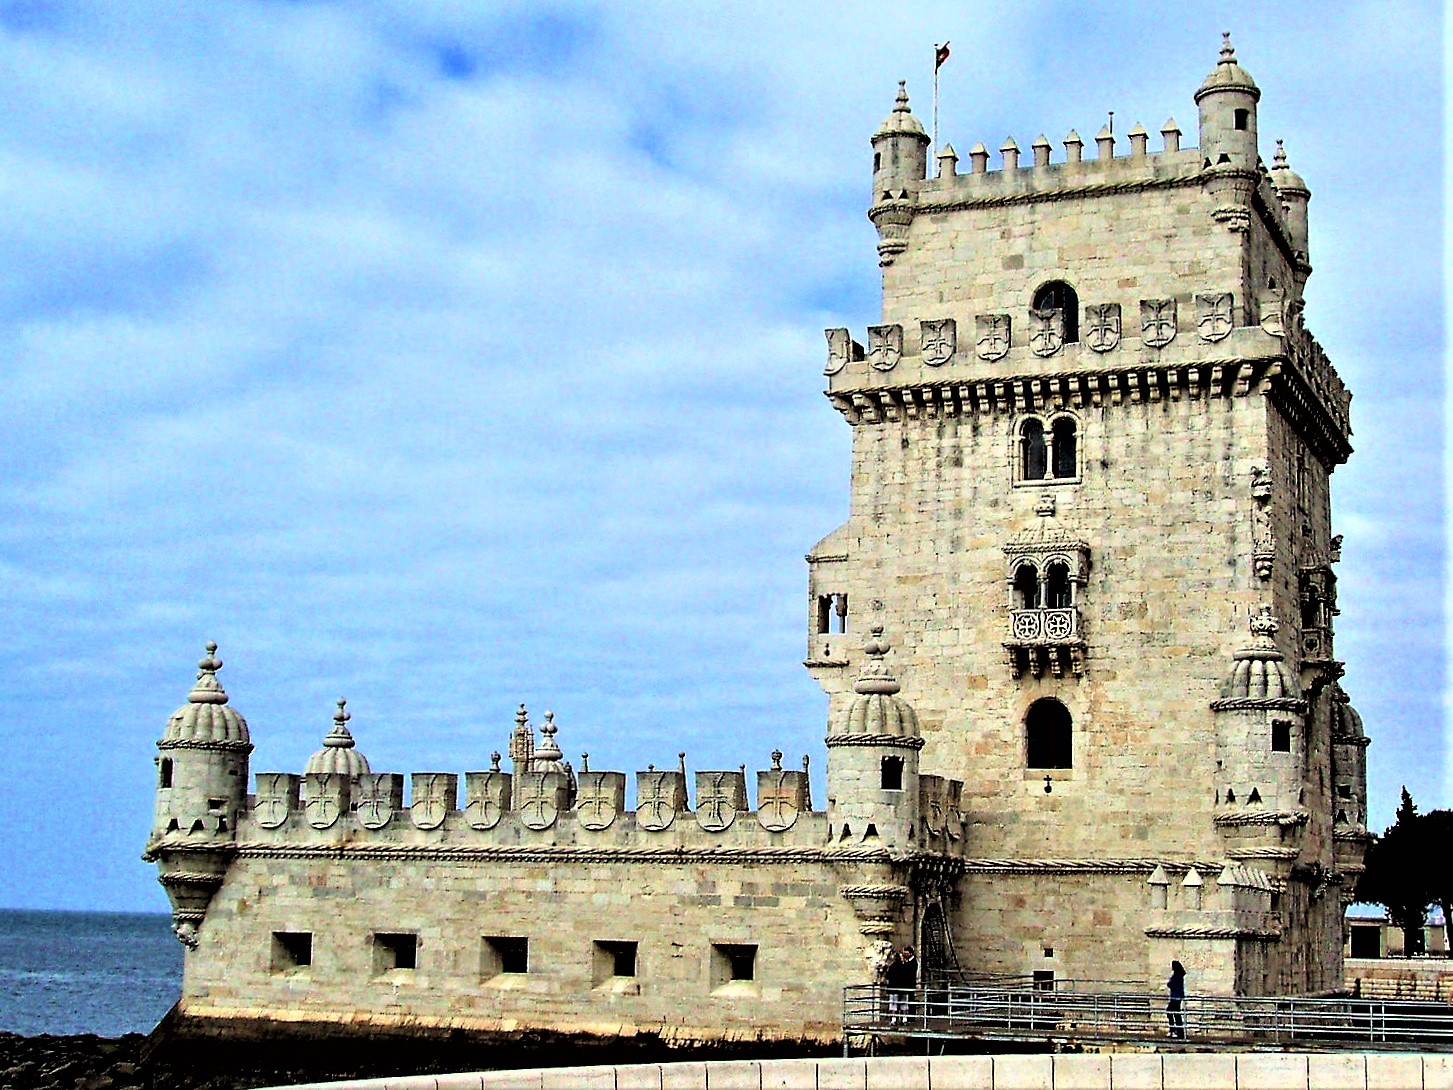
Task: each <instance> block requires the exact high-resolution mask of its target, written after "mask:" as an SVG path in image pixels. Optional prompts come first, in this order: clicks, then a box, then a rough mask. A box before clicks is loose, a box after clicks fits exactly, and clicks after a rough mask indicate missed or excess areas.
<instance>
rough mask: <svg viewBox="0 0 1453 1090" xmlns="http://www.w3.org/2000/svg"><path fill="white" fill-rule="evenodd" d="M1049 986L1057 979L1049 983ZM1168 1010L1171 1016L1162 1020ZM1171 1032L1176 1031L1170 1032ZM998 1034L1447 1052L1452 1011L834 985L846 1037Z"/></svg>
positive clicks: (1375, 1002)
mask: <svg viewBox="0 0 1453 1090" xmlns="http://www.w3.org/2000/svg"><path fill="white" fill-rule="evenodd" d="M1056 983H1057V984H1058V983H1059V982H1056ZM1176 1013H1178V1014H1179V1022H1178V1023H1175V1024H1173V1023H1172V1017H1173V1016H1174V1015H1175V1014H1176ZM1173 1030H1176V1031H1178V1032H1177V1034H1176V1035H1175V1036H1173ZM885 1034H898V1035H903V1036H908V1037H980V1038H989V1039H1000V1040H1036V1041H1051V1040H1059V1041H1063V1040H1086V1041H1178V1040H1185V1041H1186V1042H1187V1043H1190V1044H1196V1043H1201V1044H1226V1045H1251V1046H1261V1047H1272V1048H1275V1047H1314V1048H1319V1049H1323V1048H1325V1049H1336V1048H1348V1049H1368V1048H1406V1047H1408V1046H1410V1045H1416V1046H1417V1047H1418V1048H1420V1049H1422V1050H1425V1051H1453V1008H1450V1007H1448V1006H1447V1005H1444V1004H1432V1003H1413V1002H1406V1001H1395V1000H1380V999H1368V998H1364V999H1305V998H1286V997H1243V996H1190V997H1187V998H1186V999H1185V1001H1184V1003H1183V1005H1182V1009H1181V1010H1180V1011H1179V1012H1172V1011H1169V1010H1168V1009H1167V999H1166V996H1165V994H1164V993H1159V994H1149V993H1145V992H1134V991H1089V990H1083V991H1080V990H1077V991H1066V990H1062V989H1061V988H1058V987H1056V988H1054V989H1053V990H1036V989H1033V988H1022V987H1021V988H1015V987H1009V988H1005V987H992V988H986V987H974V986H965V985H958V984H955V985H949V986H946V987H930V988H919V989H915V990H912V991H891V992H890V990H889V989H887V988H884V987H882V986H881V985H876V984H871V985H859V986H855V987H849V988H845V989H843V1039H844V1041H846V1040H847V1038H848V1036H849V1035H885Z"/></svg>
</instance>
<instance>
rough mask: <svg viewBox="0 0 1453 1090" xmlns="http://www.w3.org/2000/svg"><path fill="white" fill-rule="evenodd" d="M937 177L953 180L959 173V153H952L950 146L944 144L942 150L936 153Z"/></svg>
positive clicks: (952, 147) (952, 149)
mask: <svg viewBox="0 0 1453 1090" xmlns="http://www.w3.org/2000/svg"><path fill="white" fill-rule="evenodd" d="M937 158H938V176H939V177H940V178H954V177H957V176H958V173H959V153H958V152H956V151H954V146H953V145H952V144H945V145H944V146H943V150H942V151H940V152H939V153H938V156H937Z"/></svg>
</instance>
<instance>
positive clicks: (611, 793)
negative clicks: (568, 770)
mask: <svg viewBox="0 0 1453 1090" xmlns="http://www.w3.org/2000/svg"><path fill="white" fill-rule="evenodd" d="M625 799H626V777H625V774H624V773H622V772H582V773H580V788H579V793H578V794H577V795H576V796H575V818H576V820H577V821H579V822H580V826H581V828H583V829H589V830H590V831H591V832H599V831H600V830H602V829H609V828H610V827H611V825H613V824H614V823H615V819H616V815H617V814H619V813H620V812H621V810H622V809H624V808H625Z"/></svg>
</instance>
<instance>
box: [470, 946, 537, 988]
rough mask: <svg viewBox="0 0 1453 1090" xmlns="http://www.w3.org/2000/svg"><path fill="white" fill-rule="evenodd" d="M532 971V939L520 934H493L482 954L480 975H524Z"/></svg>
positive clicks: (489, 976) (486, 976)
mask: <svg viewBox="0 0 1453 1090" xmlns="http://www.w3.org/2000/svg"><path fill="white" fill-rule="evenodd" d="M529 971H530V940H529V939H527V938H524V937H523V936H519V935H491V936H489V937H487V938H486V939H485V940H484V947H483V949H482V951H481V954H480V975H481V976H482V977H484V979H486V980H488V979H490V978H491V977H496V976H523V975H524V974H526V973H528V972H529Z"/></svg>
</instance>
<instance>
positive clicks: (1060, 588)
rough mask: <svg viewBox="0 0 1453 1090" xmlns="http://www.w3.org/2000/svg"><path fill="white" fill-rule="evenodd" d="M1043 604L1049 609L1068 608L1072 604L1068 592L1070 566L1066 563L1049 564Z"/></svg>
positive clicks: (1070, 595)
mask: <svg viewBox="0 0 1453 1090" xmlns="http://www.w3.org/2000/svg"><path fill="white" fill-rule="evenodd" d="M1044 597H1045V602H1044V604H1045V605H1046V606H1047V607H1049V608H1050V609H1069V608H1070V606H1072V605H1074V604H1075V603H1074V600H1073V598H1074V596H1073V595H1072V594H1071V592H1070V568H1069V565H1068V564H1061V563H1055V564H1051V565H1050V566H1049V572H1048V575H1047V577H1046V579H1045V586H1044Z"/></svg>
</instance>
